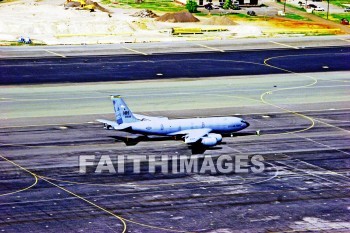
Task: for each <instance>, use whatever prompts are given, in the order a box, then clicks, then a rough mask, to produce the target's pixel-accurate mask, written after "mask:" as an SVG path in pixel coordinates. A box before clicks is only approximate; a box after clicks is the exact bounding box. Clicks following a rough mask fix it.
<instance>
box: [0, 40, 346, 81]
mask: <svg viewBox="0 0 350 233" xmlns="http://www.w3.org/2000/svg"><path fill="white" fill-rule="evenodd" d="M349 51H350V48H349V47H348V46H343V47H330V48H304V49H293V48H289V49H271V50H258V51H255V50H254V51H232V52H231V51H225V52H219V51H217V52H198V53H187V54H172V53H171V54H159V55H147V56H146V55H127V56H125V55H115V56H96V55H92V56H84V57H65V58H62V57H55V58H44V59H42V58H40V59H38V58H21V59H2V60H0V66H1V79H0V84H1V85H13V84H42V83H62V82H103V81H128V80H151V79H168V78H198V77H216V76H229V75H260V74H276V73H285V71H284V70H283V69H284V68H288V70H289V71H293V72H297V73H299V72H303V73H305V72H325V71H344V70H349V69H350V64H349V62H348V60H349V59H350V53H349ZM264 62H267V63H268V64H270V65H272V66H278V67H279V68H278V69H277V68H274V67H272V66H266V64H265V63H264Z"/></svg>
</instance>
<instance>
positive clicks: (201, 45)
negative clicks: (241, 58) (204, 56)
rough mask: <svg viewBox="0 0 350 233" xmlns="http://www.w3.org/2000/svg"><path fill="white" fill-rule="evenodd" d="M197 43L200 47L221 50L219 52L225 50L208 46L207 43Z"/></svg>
mask: <svg viewBox="0 0 350 233" xmlns="http://www.w3.org/2000/svg"><path fill="white" fill-rule="evenodd" d="M195 45H198V46H200V47H203V48H207V49H210V50H214V51H219V52H222V53H224V52H225V50H222V49H217V48H214V47H210V46H207V45H204V44H197V43H195Z"/></svg>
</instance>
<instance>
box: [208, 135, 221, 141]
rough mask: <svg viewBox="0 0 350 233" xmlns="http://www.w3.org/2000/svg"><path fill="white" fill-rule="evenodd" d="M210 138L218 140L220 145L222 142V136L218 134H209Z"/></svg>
mask: <svg viewBox="0 0 350 233" xmlns="http://www.w3.org/2000/svg"><path fill="white" fill-rule="evenodd" d="M208 137H210V138H213V137H214V138H216V141H217V142H218V143H220V142H221V141H222V136H221V134H217V133H210V134H208Z"/></svg>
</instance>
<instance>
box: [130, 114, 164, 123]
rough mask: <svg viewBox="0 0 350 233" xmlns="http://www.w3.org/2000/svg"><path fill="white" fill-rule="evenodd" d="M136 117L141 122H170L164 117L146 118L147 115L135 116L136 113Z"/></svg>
mask: <svg viewBox="0 0 350 233" xmlns="http://www.w3.org/2000/svg"><path fill="white" fill-rule="evenodd" d="M134 116H135V117H136V118H137V119H138V120H140V121H155V120H169V118H167V117H163V116H159V117H152V116H145V115H141V114H135V113H134Z"/></svg>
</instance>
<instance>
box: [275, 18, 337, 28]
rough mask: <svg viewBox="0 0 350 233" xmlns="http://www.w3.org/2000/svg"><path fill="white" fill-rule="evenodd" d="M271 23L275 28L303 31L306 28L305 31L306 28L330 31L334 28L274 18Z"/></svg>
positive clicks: (321, 24) (320, 24)
mask: <svg viewBox="0 0 350 233" xmlns="http://www.w3.org/2000/svg"><path fill="white" fill-rule="evenodd" d="M269 23H270V24H272V25H274V26H275V27H280V28H288V29H302V28H305V29H306V28H309V29H329V28H332V27H331V26H330V25H326V24H323V23H315V22H305V21H297V20H287V19H280V18H272V19H271V20H270V21H269Z"/></svg>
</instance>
